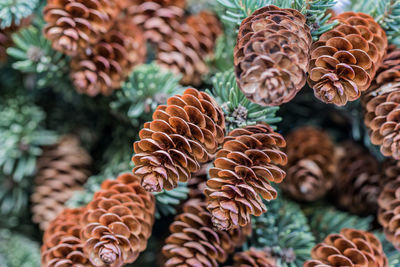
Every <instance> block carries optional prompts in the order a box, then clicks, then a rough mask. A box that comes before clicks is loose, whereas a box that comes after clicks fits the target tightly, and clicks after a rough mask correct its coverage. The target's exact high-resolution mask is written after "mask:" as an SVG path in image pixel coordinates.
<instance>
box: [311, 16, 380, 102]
mask: <svg viewBox="0 0 400 267" xmlns="http://www.w3.org/2000/svg"><path fill="white" fill-rule="evenodd" d="M333 19H336V20H338V21H339V25H337V26H336V27H335V28H333V29H332V30H330V31H328V32H326V33H324V34H322V35H321V36H320V38H319V40H318V42H315V43H314V44H313V45H312V48H311V64H310V69H309V74H310V75H309V77H308V83H309V85H310V86H311V87H312V88H313V89H314V94H315V96H316V97H317V98H319V99H320V100H321V101H323V102H325V103H333V104H336V105H338V106H343V105H345V104H346V103H347V101H354V100H356V99H358V98H359V97H360V95H361V92H363V91H365V90H367V88H368V87H369V86H370V84H371V81H372V80H373V79H374V77H375V73H376V69H377V68H378V67H379V66H380V64H381V63H382V60H383V57H384V55H385V53H386V48H387V39H386V34H385V31H384V30H383V29H382V28H381V27H380V26H379V24H378V23H376V22H375V20H374V19H373V18H372V17H371V16H369V15H366V14H363V13H354V12H345V13H342V14H340V15H339V16H337V17H335V18H333Z"/></svg>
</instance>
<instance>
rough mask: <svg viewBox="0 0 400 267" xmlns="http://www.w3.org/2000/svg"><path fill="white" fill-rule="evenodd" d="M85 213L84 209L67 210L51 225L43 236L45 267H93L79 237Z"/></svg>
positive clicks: (43, 262)
mask: <svg viewBox="0 0 400 267" xmlns="http://www.w3.org/2000/svg"><path fill="white" fill-rule="evenodd" d="M83 212H84V208H78V209H65V210H64V211H63V212H62V213H60V214H59V215H58V216H57V218H56V219H55V220H53V221H52V222H51V223H50V225H49V227H48V228H47V229H46V232H45V233H44V235H43V246H42V266H43V267H59V266H60V267H61V266H77V267H78V266H82V267H91V266H93V265H91V264H90V262H89V260H88V259H87V257H86V255H85V254H84V252H83V243H82V241H81V239H80V237H79V234H80V231H81V227H80V225H79V220H80V218H81V216H82V214H83Z"/></svg>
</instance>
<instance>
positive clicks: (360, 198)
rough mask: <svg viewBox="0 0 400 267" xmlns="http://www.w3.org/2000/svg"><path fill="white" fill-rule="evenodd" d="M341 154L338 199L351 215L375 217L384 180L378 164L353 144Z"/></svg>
mask: <svg viewBox="0 0 400 267" xmlns="http://www.w3.org/2000/svg"><path fill="white" fill-rule="evenodd" d="M338 154H339V155H338V162H337V166H338V170H337V172H336V178H335V199H336V200H337V202H338V203H339V205H340V206H341V207H342V208H343V209H347V210H348V211H350V212H351V213H354V214H358V215H369V214H376V211H377V210H378V196H379V193H380V192H381V185H380V180H381V179H382V177H381V175H380V170H379V163H378V161H377V160H376V159H375V158H374V157H373V156H372V155H371V154H370V153H369V152H368V151H367V150H366V149H365V148H364V147H362V146H360V145H358V144H356V143H354V142H346V143H344V144H343V145H342V146H341V148H339V151H338Z"/></svg>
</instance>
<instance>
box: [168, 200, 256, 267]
mask: <svg viewBox="0 0 400 267" xmlns="http://www.w3.org/2000/svg"><path fill="white" fill-rule="evenodd" d="M170 231H171V235H170V236H169V237H168V238H167V240H166V241H165V243H166V245H165V246H164V247H163V254H164V256H165V257H166V259H167V262H166V263H165V266H166V267H175V266H188V267H189V266H193V267H195V266H210V267H217V266H218V263H223V262H225V261H226V260H227V257H228V255H229V254H230V253H232V252H233V251H234V249H235V247H239V246H241V245H242V244H243V242H244V241H245V238H243V237H244V236H246V235H250V233H251V231H250V228H249V227H246V228H243V229H242V228H234V229H232V230H230V231H229V232H227V231H221V230H215V229H214V228H213V225H212V222H211V214H210V213H209V212H208V211H207V208H206V203H205V202H204V201H202V200H199V199H191V200H189V201H188V202H186V203H185V205H184V207H183V213H182V214H180V215H178V216H177V217H176V218H175V221H174V222H173V223H172V224H171V226H170Z"/></svg>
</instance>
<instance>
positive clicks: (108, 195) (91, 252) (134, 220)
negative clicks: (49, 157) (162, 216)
mask: <svg viewBox="0 0 400 267" xmlns="http://www.w3.org/2000/svg"><path fill="white" fill-rule="evenodd" d="M154 212H155V199H154V196H153V195H152V194H151V193H148V192H147V191H146V190H144V188H143V187H142V186H141V185H140V181H139V180H138V179H137V178H136V177H135V176H133V175H132V174H129V173H125V174H121V175H119V176H118V177H117V179H116V180H106V181H104V182H103V183H102V185H101V190H100V191H98V192H96V193H95V195H94V197H93V200H92V201H91V202H90V203H89V204H88V205H87V207H86V210H85V213H84V214H83V216H82V218H81V226H82V232H81V239H82V241H83V242H84V251H85V253H86V255H88V257H89V259H90V261H91V263H92V264H93V265H95V266H104V265H107V266H109V265H110V266H123V265H124V264H127V263H131V262H134V261H135V260H136V258H137V257H138V256H139V253H140V252H142V251H143V250H145V249H146V246H147V239H148V238H149V237H150V235H151V229H152V227H153V222H154Z"/></svg>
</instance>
